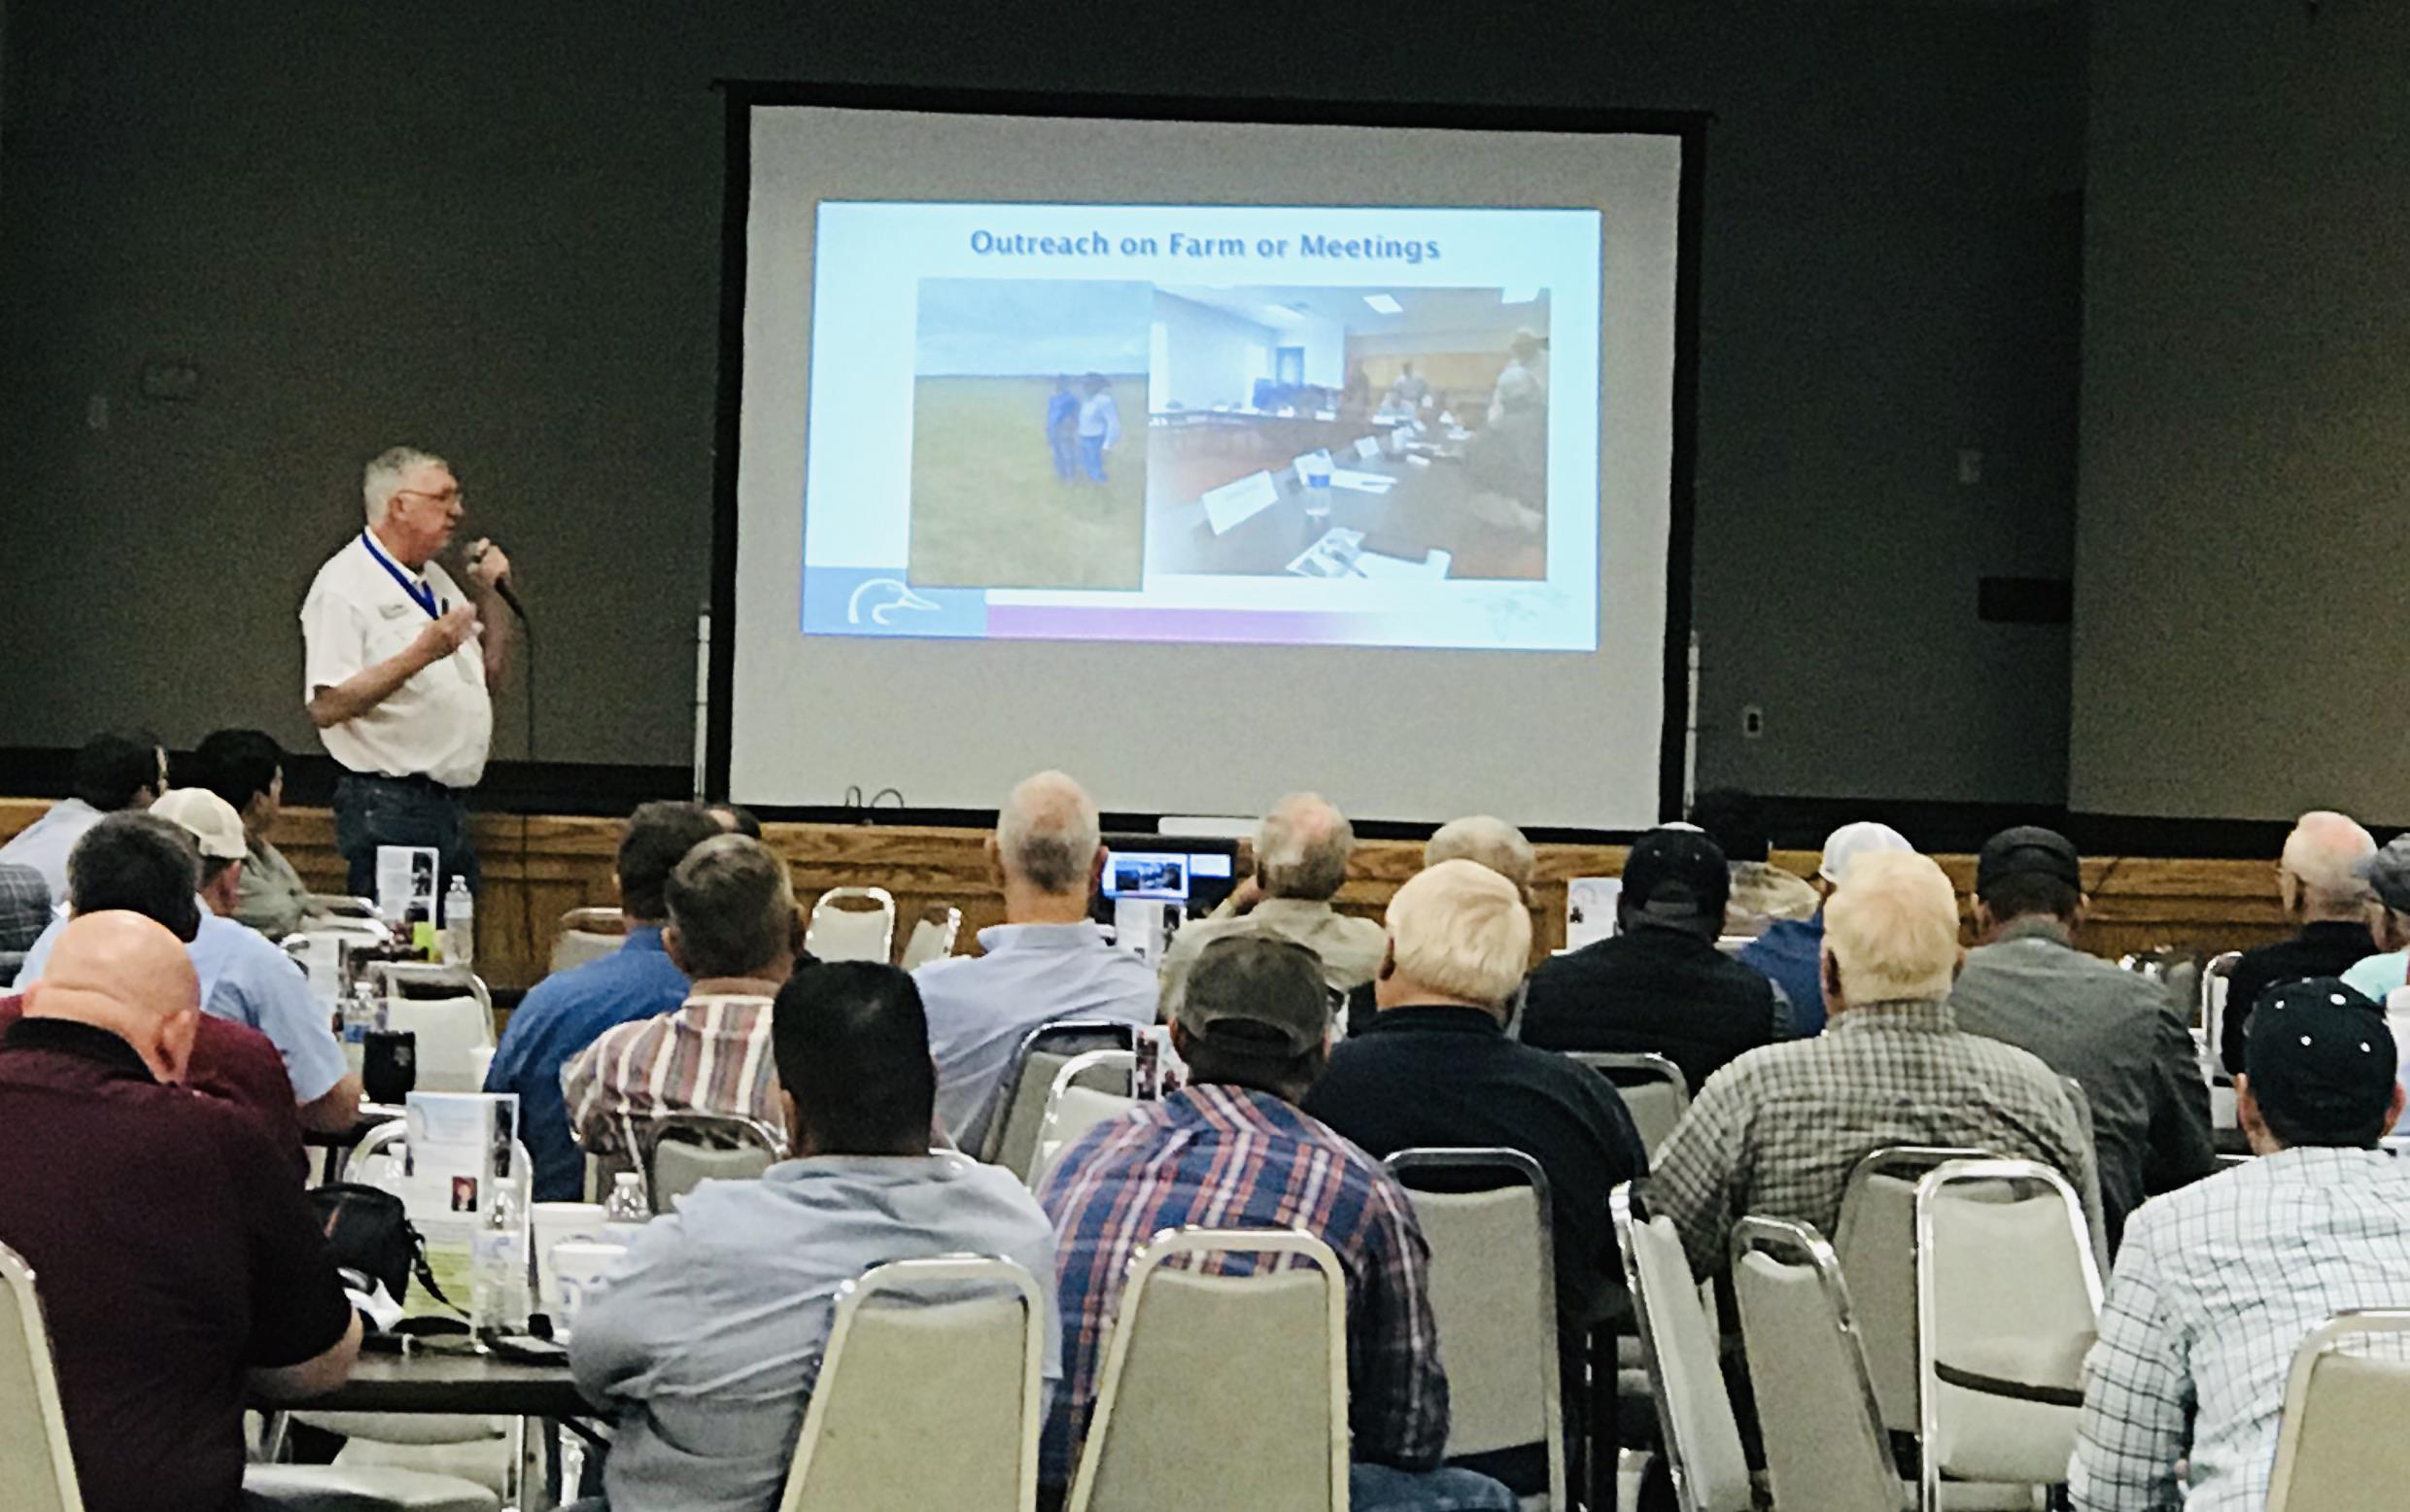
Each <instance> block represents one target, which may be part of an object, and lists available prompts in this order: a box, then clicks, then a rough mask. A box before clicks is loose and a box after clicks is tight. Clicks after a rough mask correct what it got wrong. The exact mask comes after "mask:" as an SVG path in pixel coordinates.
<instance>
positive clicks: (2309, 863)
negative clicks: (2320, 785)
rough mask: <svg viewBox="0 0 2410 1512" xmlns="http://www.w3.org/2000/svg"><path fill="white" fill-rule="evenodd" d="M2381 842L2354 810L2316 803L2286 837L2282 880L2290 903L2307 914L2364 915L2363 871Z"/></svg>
mask: <svg viewBox="0 0 2410 1512" xmlns="http://www.w3.org/2000/svg"><path fill="white" fill-rule="evenodd" d="M2376 853H2377V842H2375V840H2373V839H2371V838H2370V836H2369V834H2368V832H2367V831H2366V830H2364V829H2361V828H2360V827H2359V825H2358V823H2357V822H2355V821H2354V820H2353V819H2352V818H2351V817H2350V816H2348V815H2346V814H2340V813H2336V812H2334V811H2333V810H2331V809H2325V808H2320V809H2314V810H2312V811H2311V812H2309V813H2305V814H2303V815H2302V816H2301V817H2300V818H2299V819H2298V820H2296V821H2294V823H2293V827H2292V833H2291V834H2290V835H2288V836H2286V837H2285V856H2284V860H2283V861H2282V862H2281V863H2280V864H2279V866H2278V876H2277V885H2278V888H2279V889H2280V890H2281V891H2282V892H2283V893H2284V895H2285V907H2286V908H2287V909H2289V910H2290V911H2294V912H2296V913H2299V914H2301V915H2302V916H2304V917H2305V918H2311V919H2317V918H2346V919H2357V918H2358V917H2360V915H2361V912H2362V911H2363V909H2364V908H2365V907H2366V904H2367V899H2368V883H2367V880H2366V878H2365V876H2363V874H2362V872H2361V868H2363V867H2364V866H2366V865H2367V862H2368V858H2369V857H2370V856H2373V855H2375V854H2376Z"/></svg>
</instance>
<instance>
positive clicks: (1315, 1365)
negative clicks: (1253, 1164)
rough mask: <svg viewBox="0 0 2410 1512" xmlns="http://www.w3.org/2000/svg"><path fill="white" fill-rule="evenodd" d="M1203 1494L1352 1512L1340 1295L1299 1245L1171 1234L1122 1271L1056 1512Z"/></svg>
mask: <svg viewBox="0 0 2410 1512" xmlns="http://www.w3.org/2000/svg"><path fill="white" fill-rule="evenodd" d="M1259 1256H1270V1257H1277V1258H1285V1259H1287V1260H1288V1261H1290V1262H1291V1263H1289V1264H1287V1265H1280V1266H1271V1265H1262V1264H1259V1263H1258V1257H1259ZM1176 1262H1185V1263H1176ZM1233 1445H1243V1446H1244V1447H1245V1453H1243V1454H1233V1453H1231V1447H1232V1446H1233ZM1205 1488H1210V1494H1211V1501H1212V1503H1213V1504H1214V1505H1218V1506H1225V1507H1245V1508H1247V1509H1248V1512H1347V1507H1348V1423H1347V1281H1346V1276H1345V1273H1344V1272H1343V1271H1342V1270H1341V1269H1340V1266H1339V1257H1338V1256H1337V1255H1336V1254H1333V1253H1332V1252H1331V1249H1330V1247H1329V1246H1328V1245H1326V1244H1325V1243H1323V1242H1322V1241H1321V1240H1320V1239H1317V1238H1315V1237H1314V1236H1313V1235H1311V1234H1308V1233H1305V1232H1302V1231H1301V1230H1297V1229H1203V1228H1182V1229H1170V1230H1165V1231H1164V1232H1162V1233H1159V1234H1156V1235H1155V1236H1154V1237H1153V1239H1151V1240H1149V1241H1148V1242H1147V1243H1146V1244H1145V1245H1143V1246H1141V1247H1140V1249H1139V1251H1138V1253H1137V1254H1135V1255H1133V1256H1131V1258H1130V1262H1129V1270H1128V1273H1127V1280H1126V1281H1125V1282H1124V1283H1123V1287H1122V1292H1121V1302H1120V1307H1119V1311H1118V1313H1117V1314H1116V1316H1115V1318H1114V1321H1113V1324H1112V1327H1111V1328H1110V1330H1109V1331H1108V1332H1107V1334H1106V1337H1105V1353H1104V1358H1103V1360H1102V1361H1101V1362H1100V1364H1099V1365H1098V1368H1097V1374H1096V1398H1095V1406H1094V1410H1093V1412H1092V1414H1091V1416H1090V1417H1089V1420H1088V1425H1087V1437H1086V1442H1085V1445H1084V1446H1083V1447H1082V1449H1081V1452H1080V1460H1079V1466H1078V1469H1077V1470H1076V1471H1075V1472H1074V1474H1073V1477H1072V1482H1071V1493H1070V1496H1069V1499H1068V1500H1067V1502H1066V1504H1065V1505H1066V1509H1067V1512H1160V1509H1162V1508H1165V1507H1183V1506H1194V1505H1197V1504H1199V1501H1200V1491H1201V1490H1202V1489H1205Z"/></svg>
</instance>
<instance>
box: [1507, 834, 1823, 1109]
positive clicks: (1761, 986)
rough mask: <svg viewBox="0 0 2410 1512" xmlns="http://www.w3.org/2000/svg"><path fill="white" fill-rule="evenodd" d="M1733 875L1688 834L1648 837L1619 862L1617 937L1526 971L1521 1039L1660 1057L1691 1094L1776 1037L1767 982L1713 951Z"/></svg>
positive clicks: (1776, 1016)
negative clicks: (1621, 877)
mask: <svg viewBox="0 0 2410 1512" xmlns="http://www.w3.org/2000/svg"><path fill="white" fill-rule="evenodd" d="M1730 883H1731V873H1730V872H1729V871H1728V870H1727V869H1726V867H1725V864H1724V853H1723V852H1722V851H1720V850H1718V849H1716V847H1715V842H1713V841H1711V840H1709V839H1707V837H1705V836H1704V835H1702V834H1700V833H1698V832H1697V831H1695V830H1677V829H1670V828H1669V829H1658V830H1651V831H1649V832H1648V833H1647V834H1645V835H1643V836H1641V837H1640V838H1639V839H1638V840H1637V841H1636V842H1634V843H1633V846H1632V851H1631V854H1630V855H1629V856H1628V857H1627V858H1626V859H1625V861H1624V885H1623V892H1622V894H1621V895H1620V896H1619V897H1618V898H1617V899H1616V903H1615V927H1616V933H1614V934H1612V935H1609V936H1608V937H1607V938H1606V939H1604V940H1600V941H1595V942H1593V943H1592V944H1590V945H1584V946H1582V947H1581V948H1580V949H1578V950H1574V951H1571V952H1569V953H1567V954H1565V955H1559V956H1552V957H1551V958H1549V959H1548V960H1545V961H1542V962H1541V963H1540V964H1539V965H1538V967H1536V968H1535V969H1534V970H1533V971H1532V984H1531V990H1530V991H1529V993H1527V994H1526V996H1525V998H1524V1005H1523V1038H1524V1040H1525V1042H1526V1043H1528V1044H1532V1045H1537V1046H1540V1047H1542V1048H1547V1049H1552V1050H1619V1051H1624V1052H1627V1053H1637V1052H1648V1053H1654V1054H1659V1055H1663V1056H1666V1057H1667V1058H1668V1059H1670V1060H1671V1061H1672V1062H1673V1063H1674V1064H1675V1065H1677V1066H1679V1067H1681V1068H1682V1077H1683V1079H1684V1080H1685V1081H1687V1082H1689V1083H1690V1087H1691V1090H1692V1092H1694V1093H1696V1092H1697V1091H1698V1090H1699V1088H1700V1087H1702V1086H1704V1085H1705V1084H1706V1081H1707V1078H1709V1077H1711V1076H1713V1075H1714V1074H1715V1073H1716V1072H1718V1071H1720V1070H1722V1069H1723V1067H1724V1066H1725V1064H1726V1063H1727V1062H1729V1061H1730V1060H1731V1059H1732V1058H1733V1057H1734V1056H1736V1055H1738V1054H1739V1053H1740V1052H1741V1051H1743V1050H1749V1049H1755V1048H1757V1047H1759V1046H1761V1045H1771V1044H1773V1042H1774V1041H1776V1040H1779V1039H1782V1038H1784V1037H1785V1036H1786V1035H1787V1034H1788V1032H1789V1029H1788V1014H1787V1013H1786V1012H1785V1008H1784V1005H1783V1003H1782V1000H1781V996H1780V994H1779V993H1777V992H1776V991H1775V989H1774V985H1773V982H1771V981H1769V980H1767V979H1765V978H1764V977H1761V976H1759V975H1758V974H1757V973H1756V972H1753V971H1751V970H1749V969H1748V968H1747V967H1745V966H1743V965H1741V964H1740V963H1739V962H1738V961H1736V960H1734V959H1732V958H1731V957H1730V956H1727V955H1725V954H1724V953H1723V952H1721V951H1719V950H1717V949H1716V948H1715V937H1716V932H1717V931H1719V930H1721V929H1722V928H1723V927H1724V901H1725V890H1726V888H1727V887H1728V886H1729V885H1730Z"/></svg>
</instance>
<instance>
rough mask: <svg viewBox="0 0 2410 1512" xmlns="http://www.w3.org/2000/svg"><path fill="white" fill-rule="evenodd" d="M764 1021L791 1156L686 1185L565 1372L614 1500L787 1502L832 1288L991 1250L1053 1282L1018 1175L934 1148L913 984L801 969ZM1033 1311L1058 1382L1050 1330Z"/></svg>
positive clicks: (868, 968) (591, 1316)
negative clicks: (591, 1405) (601, 1446)
mask: <svg viewBox="0 0 2410 1512" xmlns="http://www.w3.org/2000/svg"><path fill="white" fill-rule="evenodd" d="M772 1022H773V1026H774V1027H773V1028H772V1031H771V1047H772V1050H773V1052H774V1054H775V1058H776V1061H777V1065H778V1077H779V1081H780V1082H782V1083H783V1085H784V1086H785V1087H786V1092H785V1093H784V1094H783V1097H784V1101H785V1104H786V1118H787V1124H788V1126H789V1127H790V1128H793V1129H794V1130H795V1131H796V1149H795V1158H793V1159H790V1160H782V1161H779V1162H778V1163H777V1164H775V1165H774V1166H772V1167H771V1168H770V1170H769V1172H768V1173H767V1174H765V1175H764V1176H763V1177H762V1179H761V1180H760V1181H756V1182H707V1183H706V1184H704V1185H703V1186H701V1187H699V1188H697V1189H696V1190H695V1191H693V1192H690V1193H688V1194H687V1196H686V1197H685V1198H684V1199H683V1201H682V1203H681V1205H680V1207H679V1210H678V1211H677V1212H676V1213H673V1214H665V1215H664V1216H662V1217H660V1218H657V1219H655V1220H652V1221H651V1222H650V1223H648V1224H646V1225H645V1226H644V1228H643V1230H642V1231H641V1232H640V1233H638V1234H637V1236H636V1238H635V1241H634V1243H633V1244H632V1245H631V1246H630V1249H629V1252H628V1255H627V1258H626V1259H625V1260H623V1261H622V1262H621V1264H620V1266H619V1270H618V1273H617V1277H616V1279H615V1280H614V1281H613V1283H612V1285H611V1287H610V1289H608V1290H607V1291H605V1292H603V1293H602V1296H601V1297H600V1298H599V1299H597V1300H596V1301H593V1302H591V1303H589V1304H587V1306H586V1307H585V1308H584V1309H583V1310H581V1311H580V1312H579V1313H578V1315H577V1329H576V1333H575V1335H574V1338H573V1341H572V1343H571V1345H570V1347H569V1364H570V1367H571V1368H572V1369H573V1370H574V1371H575V1372H576V1375H577V1384H578V1386H579V1387H580V1388H581V1389H582V1390H583V1391H584V1392H585V1393H586V1395H587V1397H588V1398H589V1399H591V1400H593V1401H595V1402H597V1403H600V1404H601V1405H602V1406H603V1407H604V1408H606V1409H608V1410H609V1411H610V1413H611V1414H612V1416H613V1418H614V1419H615V1420H616V1423H617V1433H616V1437H615V1438H614V1440H613V1442H612V1445H611V1453H610V1460H609V1461H608V1463H607V1464H606V1466H605V1467H604V1471H603V1488H604V1491H605V1493H606V1495H607V1497H608V1500H609V1504H610V1508H611V1512H764V1509H767V1508H771V1507H775V1506H776V1505H777V1502H778V1495H779V1491H780V1489H781V1487H782V1486H783V1485H784V1484H785V1481H786V1473H787V1462H788V1461H789V1460H792V1459H793V1458H794V1455H795V1441H796V1434H797V1433H798V1431H799V1430H800V1429H801V1426H802V1424H803V1417H804V1409H805V1407H806V1406H807V1405H808V1404H809V1400H810V1396H811V1390H812V1383H813V1379H814V1377H815V1376H816V1375H817V1374H818V1372H819V1368H820V1357H821V1352H822V1350H823V1349H825V1348H826V1347H827V1344H828V1337H829V1320H830V1316H831V1313H832V1310H833V1308H834V1305H835V1300H836V1296H837V1292H838V1289H840V1288H842V1287H844V1285H845V1284H846V1283H847V1282H850V1281H852V1280H853V1279H854V1278H855V1277H856V1276H859V1275H860V1274H861V1273H862V1272H864V1271H866V1270H869V1269H870V1268H871V1267H873V1266H875V1265H879V1264H883V1263H885V1262H887V1261H889V1260H902V1259H913V1258H919V1257H922V1256H929V1255H940V1254H994V1255H1002V1256H1003V1257H1005V1258H1006V1259H1010V1260H1013V1261H1016V1262H1017V1263H1018V1264H1020V1265H1022V1266H1025V1267H1026V1268H1027V1269H1028V1271H1029V1273H1030V1275H1031V1276H1033V1277H1035V1278H1036V1279H1037V1281H1038V1283H1039V1285H1040V1287H1041V1288H1050V1284H1051V1282H1052V1280H1053V1273H1054V1236H1053V1232H1052V1230H1051V1229H1050V1226H1049V1225H1048V1223H1047V1220H1046V1215H1045V1214H1043V1213H1041V1212H1040V1211H1038V1204H1037V1202H1036V1200H1035V1199H1033V1198H1032V1197H1031V1196H1030V1195H1029V1193H1028V1192H1027V1191H1026V1190H1025V1189H1023V1188H1022V1186H1021V1185H1020V1184H1019V1183H1018V1182H1016V1181H1015V1180H1014V1179H1013V1176H1012V1173H1010V1172H1008V1171H1005V1170H1003V1169H1001V1168H999V1167H996V1166H988V1165H981V1164H979V1163H977V1162H976V1161H974V1160H972V1159H971V1158H970V1157H969V1156H967V1155H963V1154H959V1153H957V1152H954V1151H935V1152H932V1151H930V1149H929V1126H930V1120H931V1117H932V1116H933V1110H934V1105H935V1101H936V1082H935V1073H934V1072H933V1070H932V1069H931V1066H930V1063H929V1034H928V1026H927V1023H926V1021H925V1020H924V1019H923V1017H922V1015H921V1010H920V995H919V993H918V992H916V991H914V990H913V987H912V979H911V978H910V977H907V976H905V975H904V974H903V973H902V972H900V971H897V970H896V969H895V968H893V967H891V966H884V965H875V964H872V963H870V962H863V961H846V962H838V963H832V964H829V965H824V966H811V967H807V968H805V969H803V970H801V971H799V972H798V973H797V974H796V975H795V976H794V977H793V978H792V979H789V980H788V981H787V983H786V984H785V985H784V986H782V987H780V988H779V989H778V996H777V1003H776V1007H775V1011H774V1013H773V1014H772ZM1033 1323H1035V1325H1036V1326H1038V1327H1041V1328H1044V1329H1046V1330H1047V1340H1046V1357H1047V1359H1048V1361H1049V1364H1048V1369H1047V1376H1048V1379H1049V1380H1050V1381H1051V1380H1054V1379H1056V1378H1058V1377H1059V1375H1060V1371H1059V1369H1058V1368H1057V1367H1056V1365H1055V1363H1054V1361H1055V1359H1056V1346H1057V1344H1058V1342H1059V1339H1060V1333H1059V1331H1058V1324H1057V1323H1056V1322H1055V1320H1054V1319H1053V1318H1052V1317H1051V1316H1049V1317H1046V1318H1041V1319H1036V1320H1033ZM927 1426H928V1428H929V1430H930V1431H931V1432H933V1433H942V1425H940V1424H937V1423H932V1424H930V1425H927Z"/></svg>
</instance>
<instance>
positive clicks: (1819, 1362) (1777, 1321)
mask: <svg viewBox="0 0 2410 1512" xmlns="http://www.w3.org/2000/svg"><path fill="white" fill-rule="evenodd" d="M1732 1256H1733V1260H1732V1277H1733V1295H1734V1299H1735V1301H1736V1302H1737V1303H1738V1304H1739V1310H1740V1337H1741V1342H1742V1345H1743V1348H1744V1350H1745V1352H1746V1354H1747V1357H1748V1371H1749V1385H1750V1388H1751V1392H1752V1394H1753V1395H1754V1396H1755V1397H1756V1400H1757V1421H1758V1430H1759V1432H1760V1434H1761V1435H1762V1437H1763V1438H1764V1441H1765V1445H1766V1474H1767V1478H1768V1480H1769V1481H1770V1482H1771V1489H1772V1491H1773V1504H1774V1505H1775V1506H1776V1507H1779V1508H1781V1509H1782V1512H1875V1509H1881V1512H1900V1509H1901V1508H1902V1507H1903V1506H1904V1505H1905V1504H1906V1502H1907V1496H1908V1490H1907V1487H1906V1486H1905V1485H1904V1484H1902V1482H1901V1480H1900V1468H1899V1465H1898V1463H1897V1462H1896V1461H1895V1460H1893V1459H1892V1456H1891V1437H1890V1434H1889V1433H1888V1432H1887V1431H1885V1430H1884V1428H1883V1426H1882V1412H1881V1409H1880V1408H1879V1407H1877V1406H1876V1402H1875V1379H1874V1377H1873V1376H1872V1375H1871V1374H1869V1373H1868V1370H1867V1364H1866V1351H1865V1350H1864V1349H1863V1348H1862V1347H1861V1346H1860V1344H1859V1340H1858V1332H1857V1326H1856V1323H1855V1322H1854V1321H1853V1319H1852V1318H1851V1315H1850V1311H1849V1292H1848V1289H1847V1288H1846V1287H1845V1286H1844V1285H1843V1284H1842V1275H1841V1260H1840V1257H1839V1256H1838V1255H1836V1254H1834V1253H1833V1248H1832V1246H1830V1245H1828V1244H1826V1243H1825V1242H1824V1238H1823V1236H1822V1235H1820V1234H1818V1233H1817V1232H1816V1231H1815V1230H1814V1229H1813V1228H1810V1227H1808V1225H1806V1224H1804V1223H1791V1222H1784V1221H1780V1220H1774V1219H1766V1218H1744V1219H1742V1220H1740V1221H1739V1224H1737V1225H1736V1226H1735V1227H1734V1229H1733V1237H1732Z"/></svg>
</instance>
